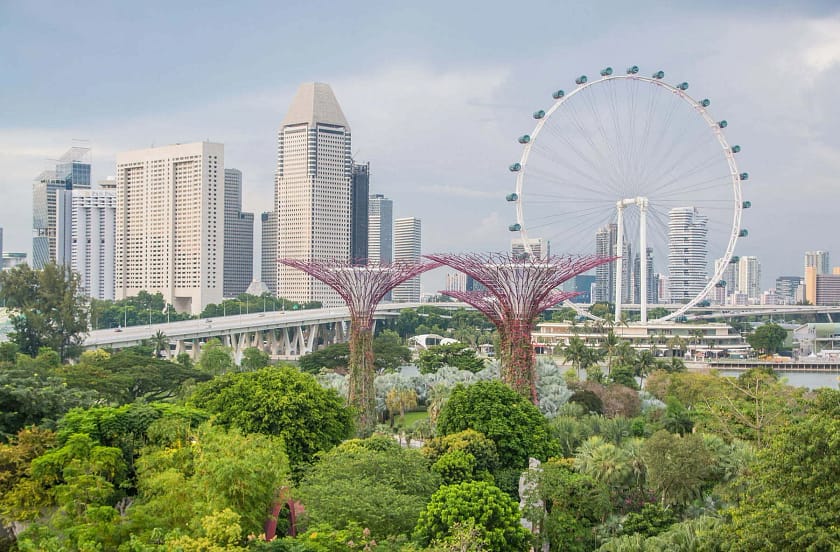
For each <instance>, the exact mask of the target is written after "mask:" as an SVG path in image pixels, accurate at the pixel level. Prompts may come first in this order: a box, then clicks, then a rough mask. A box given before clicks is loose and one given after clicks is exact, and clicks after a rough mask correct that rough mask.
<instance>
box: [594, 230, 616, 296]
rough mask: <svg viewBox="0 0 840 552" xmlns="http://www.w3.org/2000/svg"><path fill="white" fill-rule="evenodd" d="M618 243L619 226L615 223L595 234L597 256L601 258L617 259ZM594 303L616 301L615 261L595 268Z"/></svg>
mask: <svg viewBox="0 0 840 552" xmlns="http://www.w3.org/2000/svg"><path fill="white" fill-rule="evenodd" d="M617 241H618V226H617V225H616V224H614V223H611V224H608V225H606V226H603V227H601V228H599V229H598V231H597V232H596V233H595V254H596V255H598V256H600V257H615V256H616V254H615V250H616V244H617ZM594 290H595V296H594V297H593V298H592V301H593V302H594V303H612V302H613V300H614V299H615V261H612V262H609V263H605V264H602V265H599V266H598V267H596V268H595V288H594Z"/></svg>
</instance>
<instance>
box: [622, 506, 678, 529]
mask: <svg viewBox="0 0 840 552" xmlns="http://www.w3.org/2000/svg"><path fill="white" fill-rule="evenodd" d="M677 521H679V520H678V519H677V516H676V515H675V514H674V512H673V510H671V509H669V508H663V507H662V506H661V505H659V504H645V505H644V506H643V507H642V509H641V511H639V512H630V513H629V514H627V517H626V518H625V519H624V522H623V523H622V527H621V530H622V533H624V534H625V535H632V534H634V533H640V534H641V535H642V536H644V537H653V536H655V535H658V534H659V533H662V532H663V531H666V530H667V529H668V528H669V527H670V526H671V525H673V524H674V523H676V522H677Z"/></svg>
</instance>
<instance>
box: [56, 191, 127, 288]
mask: <svg viewBox="0 0 840 552" xmlns="http://www.w3.org/2000/svg"><path fill="white" fill-rule="evenodd" d="M56 193H57V196H56V197H57V199H58V203H57V213H58V218H57V225H56V232H57V233H56V242H57V243H58V244H61V246H60V247H58V248H57V252H56V253H57V259H56V262H57V263H58V264H63V265H65V266H69V267H70V268H71V269H73V271H74V272H76V273H78V275H79V280H80V285H81V288H82V290H83V291H84V293H85V295H87V296H88V297H92V298H94V299H108V300H113V299H114V268H115V266H116V257H115V254H116V251H115V246H116V217H117V191H116V190H115V189H104V190H102V189H100V190H88V189H81V190H59V191H58V192H56Z"/></svg>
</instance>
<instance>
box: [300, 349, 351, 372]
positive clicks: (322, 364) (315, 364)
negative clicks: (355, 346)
mask: <svg viewBox="0 0 840 552" xmlns="http://www.w3.org/2000/svg"><path fill="white" fill-rule="evenodd" d="M349 359H350V344H349V343H334V344H332V345H327V346H326V347H321V348H320V349H318V350H317V351H312V352H311V353H307V354H305V355H303V356H301V357H300V359H298V366H300V369H301V371H303V372H308V373H310V374H317V373H318V372H320V371H321V370H322V369H323V368H326V369H328V370H334V369H336V368H347V363H348V361H349Z"/></svg>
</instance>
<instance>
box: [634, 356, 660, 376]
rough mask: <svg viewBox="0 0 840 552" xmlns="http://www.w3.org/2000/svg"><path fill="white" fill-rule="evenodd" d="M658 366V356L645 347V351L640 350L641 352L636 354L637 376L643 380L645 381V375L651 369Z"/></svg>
mask: <svg viewBox="0 0 840 552" xmlns="http://www.w3.org/2000/svg"><path fill="white" fill-rule="evenodd" d="M654 366H656V357H655V356H653V353H651V352H650V351H648V350H647V349H645V350H644V351H639V354H638V355H636V369H635V372H636V376H638V377H639V378H641V380H642V382H643V383H644V381H645V377H647V375H648V374H649V373H650V371H651V370H652V369H653V368H654Z"/></svg>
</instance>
